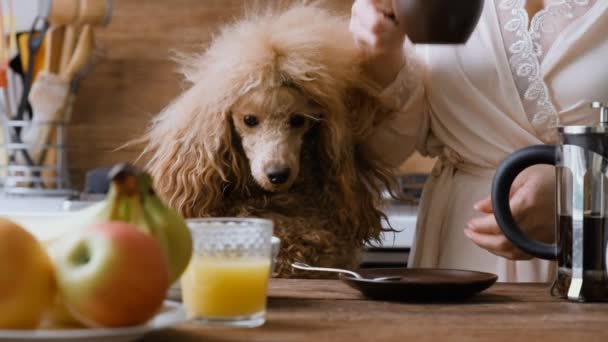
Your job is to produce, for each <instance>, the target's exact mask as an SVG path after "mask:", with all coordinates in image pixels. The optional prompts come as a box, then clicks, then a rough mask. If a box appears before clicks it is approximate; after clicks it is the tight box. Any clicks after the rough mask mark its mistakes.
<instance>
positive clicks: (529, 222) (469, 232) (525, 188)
mask: <svg viewBox="0 0 608 342" xmlns="http://www.w3.org/2000/svg"><path fill="white" fill-rule="evenodd" d="M509 204H510V206H511V211H512V213H513V218H514V219H515V221H516V222H517V224H518V225H519V227H520V228H521V229H522V230H523V231H524V233H525V234H526V235H527V236H528V237H529V238H531V239H535V240H539V241H543V242H553V240H554V238H555V228H554V227H555V168H554V167H553V166H549V165H535V166H532V167H529V168H528V169H526V170H524V171H523V172H522V173H520V174H519V175H518V176H517V178H515V181H514V182H513V185H512V186H511V194H510V200H509ZM474 207H475V209H476V210H478V211H480V212H481V213H484V214H485V215H483V216H481V217H478V218H475V219H472V220H471V221H469V223H468V228H467V229H465V231H464V234H465V235H466V236H467V237H468V238H469V239H471V240H472V241H473V242H474V243H476V244H477V245H479V246H480V247H482V248H485V249H487V250H488V251H490V252H492V253H494V254H496V255H499V256H502V257H505V258H507V259H512V260H527V259H531V258H532V256H530V255H528V254H526V253H524V252H523V251H521V250H520V249H518V248H517V247H515V246H514V245H513V244H512V243H511V242H510V241H509V240H508V239H507V238H506V236H505V235H504V234H503V233H502V231H501V230H500V228H499V227H498V225H497V224H496V220H495V219H494V214H493V211H492V203H491V199H490V197H489V196H488V197H486V198H485V199H483V200H481V201H479V202H477V203H476V204H475V206H474Z"/></svg>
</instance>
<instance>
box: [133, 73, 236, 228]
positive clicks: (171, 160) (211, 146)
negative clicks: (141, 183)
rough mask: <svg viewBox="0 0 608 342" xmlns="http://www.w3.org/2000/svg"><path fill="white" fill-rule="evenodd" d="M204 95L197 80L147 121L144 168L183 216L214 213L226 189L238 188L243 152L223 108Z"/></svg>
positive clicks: (164, 196) (167, 199)
mask: <svg viewBox="0 0 608 342" xmlns="http://www.w3.org/2000/svg"><path fill="white" fill-rule="evenodd" d="M209 100H210V101H207V99H206V96H205V92H204V91H203V89H200V88H199V87H198V86H197V85H193V86H192V87H191V88H190V89H188V90H187V91H186V92H184V93H183V94H182V95H180V96H179V97H178V98H177V99H176V100H175V101H173V102H172V103H171V104H170V105H169V106H168V107H167V108H165V109H164V110H163V111H162V112H161V114H160V115H159V116H158V117H157V118H156V119H155V120H154V121H153V123H152V126H151V128H150V130H149V131H148V134H147V141H148V146H147V147H146V150H145V152H144V153H146V152H149V153H150V154H151V158H150V159H149V162H148V165H147V169H148V170H149V172H150V173H151V174H152V176H153V177H154V179H155V183H156V184H155V186H156V189H157V191H158V193H159V194H160V195H161V196H162V197H163V198H164V199H165V200H166V201H167V202H168V204H169V205H170V206H171V207H173V208H174V209H176V210H177V211H178V212H179V213H180V214H182V215H183V216H185V217H204V216H210V215H220V214H221V213H218V212H217V210H219V209H220V208H221V207H222V205H221V204H222V202H223V200H224V198H225V195H226V192H227V191H230V189H236V188H244V187H245V186H246V180H245V179H242V176H240V175H247V174H248V172H247V171H245V170H247V165H246V160H245V158H243V157H242V153H241V152H240V151H239V149H238V142H237V143H236V144H235V141H234V140H235V138H234V134H233V130H232V123H231V120H230V113H229V109H228V108H224V106H222V105H221V104H216V103H214V102H212V100H211V99H209Z"/></svg>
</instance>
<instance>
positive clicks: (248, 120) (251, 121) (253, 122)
mask: <svg viewBox="0 0 608 342" xmlns="http://www.w3.org/2000/svg"><path fill="white" fill-rule="evenodd" d="M243 122H244V123H245V125H247V126H249V127H255V126H257V125H258V124H259V123H260V122H259V121H258V118H256V117H255V116H253V115H245V117H244V118H243Z"/></svg>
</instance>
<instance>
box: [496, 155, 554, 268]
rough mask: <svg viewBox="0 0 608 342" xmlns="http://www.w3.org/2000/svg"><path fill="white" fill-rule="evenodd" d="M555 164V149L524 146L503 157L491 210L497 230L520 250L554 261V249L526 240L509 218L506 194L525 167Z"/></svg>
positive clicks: (511, 216) (545, 244) (510, 217)
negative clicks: (498, 228)
mask: <svg viewBox="0 0 608 342" xmlns="http://www.w3.org/2000/svg"><path fill="white" fill-rule="evenodd" d="M556 163H557V160H556V146H553V145H536V146H530V147H526V148H523V149H521V150H519V151H517V152H515V153H513V154H512V155H510V156H509V157H507V158H506V159H505V160H504V161H503V162H502V163H501V164H500V165H499V166H498V169H496V175H495V176H494V181H493V183H492V207H493V210H494V217H495V218H496V222H497V223H498V226H499V227H500V229H501V230H502V231H503V233H504V234H505V236H506V237H507V238H508V239H509V240H510V241H511V242H512V243H513V244H514V245H515V246H517V247H518V248H519V249H521V250H522V251H524V252H526V253H528V254H531V255H533V256H535V257H538V258H541V259H547V260H555V259H556V258H557V246H556V245H555V244H548V243H544V242H540V241H534V240H530V239H529V238H528V237H526V235H525V234H524V233H523V232H522V230H521V229H520V228H519V226H517V223H516V222H515V219H514V218H513V213H512V212H511V207H510V206H509V193H510V192H511V185H512V184H513V181H514V180H515V177H517V175H518V174H519V173H520V172H522V171H523V170H525V169H526V168H528V167H530V166H533V165H537V164H549V165H556Z"/></svg>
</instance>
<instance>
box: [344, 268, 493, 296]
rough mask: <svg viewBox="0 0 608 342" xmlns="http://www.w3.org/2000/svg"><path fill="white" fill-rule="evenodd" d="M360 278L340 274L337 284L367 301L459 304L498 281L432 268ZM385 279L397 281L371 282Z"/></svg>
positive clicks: (366, 274) (371, 272)
mask: <svg viewBox="0 0 608 342" xmlns="http://www.w3.org/2000/svg"><path fill="white" fill-rule="evenodd" d="M359 274H360V275H361V276H362V277H363V279H358V278H355V277H354V276H351V275H347V274H341V275H340V280H342V281H343V282H345V283H346V284H347V285H348V286H350V287H352V288H354V289H356V290H358V291H360V292H361V293H362V294H363V295H364V296H366V297H368V298H370V299H375V300H386V301H400V302H437V301H446V302H450V301H460V300H464V299H467V298H470V297H471V296H473V295H475V294H477V293H479V292H481V291H483V290H485V289H487V288H489V287H490V286H492V285H493V284H494V283H495V282H496V280H497V279H498V277H497V276H496V275H495V274H491V273H484V272H475V271H462V270H448V269H433V268H418V269H417V268H378V269H363V270H360V271H359ZM386 276H395V277H398V278H399V280H396V281H374V280H373V279H374V278H377V277H386Z"/></svg>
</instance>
